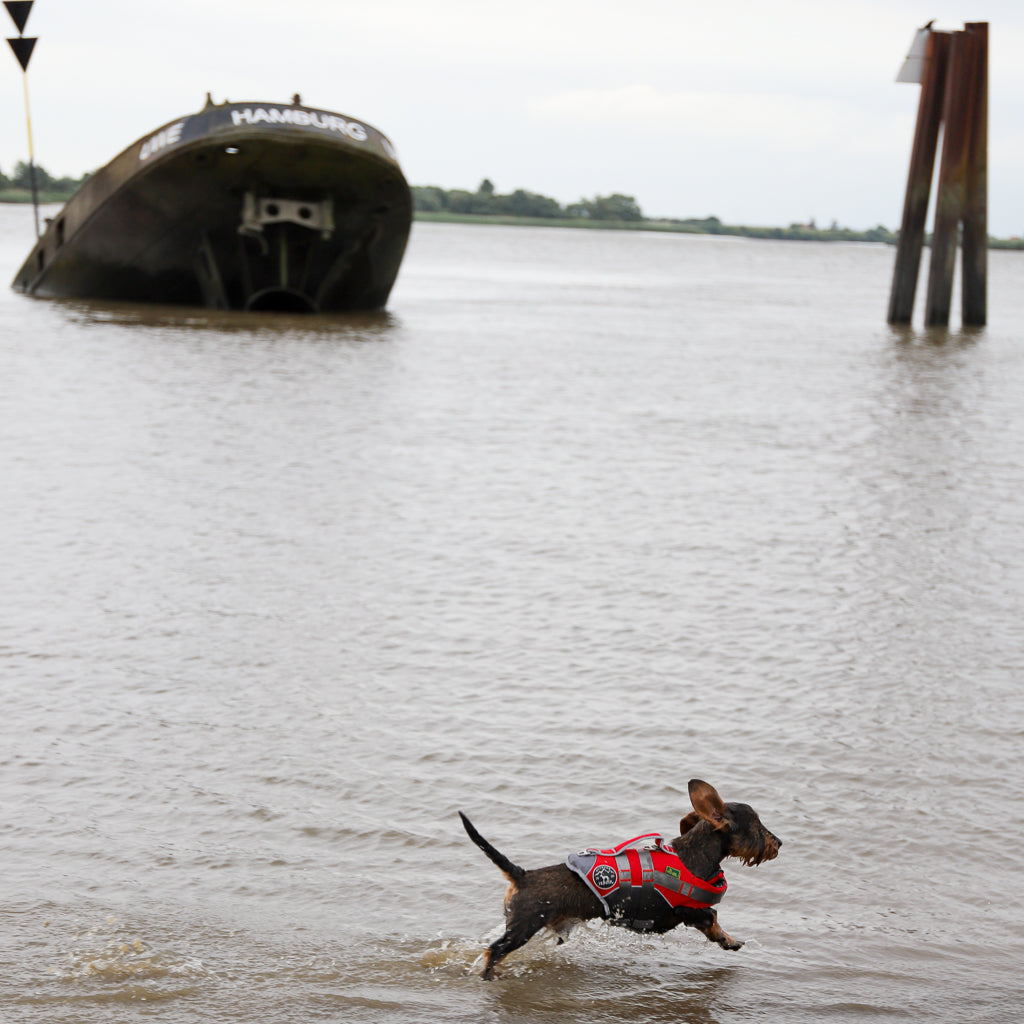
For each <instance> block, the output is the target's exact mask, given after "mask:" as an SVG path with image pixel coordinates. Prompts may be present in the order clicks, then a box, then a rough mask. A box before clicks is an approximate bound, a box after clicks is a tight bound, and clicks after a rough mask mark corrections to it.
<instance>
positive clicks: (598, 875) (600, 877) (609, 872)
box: [591, 864, 619, 889]
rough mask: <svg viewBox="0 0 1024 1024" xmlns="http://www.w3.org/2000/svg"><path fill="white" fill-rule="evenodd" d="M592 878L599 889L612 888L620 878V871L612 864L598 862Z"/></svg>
mask: <svg viewBox="0 0 1024 1024" xmlns="http://www.w3.org/2000/svg"><path fill="white" fill-rule="evenodd" d="M591 878H593V880H594V885H596V886H597V887H598V889H611V888H612V887H613V886H614V885H615V883H616V882H617V881H618V880H619V873H618V872H617V871H616V870H615V868H613V867H612V866H611V864H598V866H597V867H596V868H594V873H593V875H591Z"/></svg>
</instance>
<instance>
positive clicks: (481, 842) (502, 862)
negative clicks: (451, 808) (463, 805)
mask: <svg viewBox="0 0 1024 1024" xmlns="http://www.w3.org/2000/svg"><path fill="white" fill-rule="evenodd" d="M459 817H460V818H461V819H462V824H463V825H464V826H465V829H466V833H467V834H468V836H469V838H470V839H472V840H473V842H474V843H476V845H477V846H479V847H480V849H481V850H483V851H484V853H486V854H487V856H488V857H490V858H491V860H492V861H494V863H495V864H497V865H498V867H499V868H501V870H502V871H503V872H504V874H505V877H506V878H507V879H508V880H509V881H510V882H514V881H516V880H517V879H519V878H522V877H523V875H525V874H526V868H521V867H520V866H519V865H518V864H513V863H512V861H510V860H509V859H508V857H506V856H505V854H503V853H500V852H499V851H498V850H496V849H495V848H494V847H493V846H491V844H490V843H489V842H487V840H486V839H484V837H483V836H482V835H480V833H479V832H477V830H476V829H475V828H474V827H473V822H471V821H470V820H469V818H467V817H466V816H465V815H464V814H463V813H462V811H459Z"/></svg>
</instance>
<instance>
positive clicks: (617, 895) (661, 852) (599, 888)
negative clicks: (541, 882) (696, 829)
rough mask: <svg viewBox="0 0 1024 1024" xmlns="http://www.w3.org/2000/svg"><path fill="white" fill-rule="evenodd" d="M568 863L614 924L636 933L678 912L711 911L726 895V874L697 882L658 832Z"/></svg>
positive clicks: (590, 852)
mask: <svg viewBox="0 0 1024 1024" xmlns="http://www.w3.org/2000/svg"><path fill="white" fill-rule="evenodd" d="M565 863H566V866H567V867H569V868H571V869H572V870H573V871H575V872H576V874H577V875H579V876H580V878H582V879H583V881H584V882H586V883H587V886H588V887H589V888H590V891H591V892H592V893H593V894H594V895H595V896H596V897H597V898H598V899H599V900H600V901H601V905H602V906H603V907H604V911H605V917H606V918H607V919H608V920H609V922H610V923H611V924H615V925H620V926H621V927H623V928H631V929H632V930H633V931H636V932H645V931H650V930H651V929H652V928H654V927H656V926H657V924H658V923H659V921H661V920H662V919H663V918H664V917H665V913H666V911H668V910H671V909H674V908H676V907H694V908H696V909H699V910H702V909H707V908H708V907H712V906H714V904H716V903H718V902H719V901H720V900H721V898H722V897H723V896H724V895H725V890H726V882H725V873H724V872H722V871H719V872H718V874H717V875H715V877H714V878H712V879H710V880H707V879H703V878H698V877H697V876H696V875H694V874H693V873H692V872H691V871H690V870H689V868H687V866H686V865H685V864H684V863H683V862H682V860H680V859H679V855H678V854H677V853H676V852H675V850H674V849H673V848H672V846H671V845H669V843H668V842H667V841H666V840H665V838H664V837H663V836H660V835H658V834H657V833H655V832H649V833H647V834H646V835H642V836H637V837H636V838H635V839H630V840H627V841H626V842H625V843H619V845H618V846H613V847H611V849H607V850H595V849H586V850H580V852H579V853H570V854H569V856H568V857H566V859H565Z"/></svg>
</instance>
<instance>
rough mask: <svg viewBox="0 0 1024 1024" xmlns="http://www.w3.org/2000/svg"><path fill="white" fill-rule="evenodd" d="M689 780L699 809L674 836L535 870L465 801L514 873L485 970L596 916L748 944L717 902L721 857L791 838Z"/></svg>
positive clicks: (774, 849) (754, 856) (496, 856)
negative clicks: (545, 933) (501, 846)
mask: <svg viewBox="0 0 1024 1024" xmlns="http://www.w3.org/2000/svg"><path fill="white" fill-rule="evenodd" d="M688 790H689V796H690V803H691V804H692V805H693V810H692V811H690V812H689V813H688V814H687V815H686V816H685V817H684V818H682V819H681V820H680V822H679V835H678V836H677V837H676V838H675V839H672V840H671V841H670V842H668V841H666V840H664V839H663V838H662V837H661V836H656V835H654V834H649V835H645V836H639V837H637V839H634V840H630V841H629V842H627V843H622V844H620V845H619V846H617V847H613V848H611V849H607V850H594V849H588V850H583V851H580V852H579V853H576V854H570V855H569V857H568V858H567V859H566V862H565V863H563V864H553V865H551V866H550V867H545V868H536V869H534V870H530V871H527V870H526V869H525V868H522V867H520V866H519V865H518V864H513V863H512V861H510V860H509V859H508V857H506V856H505V855H504V854H503V853H500V852H499V851H498V850H496V849H495V848H494V847H493V846H492V845H491V844H490V843H489V842H488V841H487V840H486V839H484V837H483V836H481V835H480V833H479V832H477V830H476V829H475V828H474V827H473V824H472V822H471V821H470V820H469V818H467V817H466V815H465V814H463V813H462V812H461V811H459V817H460V818H461V819H462V824H463V825H464V826H465V829H466V832H467V833H468V835H469V838H470V839H472V840H473V842H474V843H476V845H477V846H479V847H480V849H481V850H483V852H484V853H485V854H487V856H488V857H489V858H490V859H491V860H492V861H493V862H494V863H495V864H496V865H497V866H498V867H499V868H500V869H501V871H502V872H503V873H504V875H505V877H506V878H507V879H508V880H509V887H508V891H507V893H506V894H505V933H504V934H503V935H502V936H501V937H500V938H499V939H496V940H495V941H494V942H492V943H491V945H490V946H489V947H488V949H487V951H486V953H485V954H484V970H483V977H484V978H485V979H490V978H493V977H494V972H495V968H496V966H497V964H498V963H499V961H501V960H503V959H504V958H505V957H506V956H508V954H509V953H511V952H512V951H513V950H516V949H519V947H520V946H523V945H525V944H526V943H527V942H528V941H529V940H530V939H531V938H532V937H533V935H535V934H536V933H537V932H538V931H540V930H541V929H542V928H549V929H551V930H552V931H553V932H555V934H556V935H557V936H558V942H559V944H561V943H562V942H564V941H565V939H566V938H567V937H568V934H569V932H570V931H571V930H572V928H573V926H574V925H576V924H578V923H579V922H581V921H589V920H591V919H593V918H604V919H605V920H607V921H609V923H611V924H614V925H619V926H621V927H625V928H629V929H630V930H632V931H641V932H654V933H656V934H662V933H664V932H667V931H670V930H671V929H673V928H675V927H676V926H677V925H680V924H685V925H689V926H690V927H691V928H696V929H697V930H698V931H701V932H703V933H704V934H705V935H706V936H707V937H708V939H709V940H710V941H711V942H717V943H718V945H719V946H721V947H722V948H723V949H730V950H735V949H739V948H740V947H741V946H742V945H743V943H742V942H741V941H740V940H739V939H734V938H733V937H732V936H731V935H729V934H728V933H727V932H726V931H725V930H724V929H723V928H722V926H721V925H720V924H719V923H718V913H717V911H716V910H714V909H713V905H714V904H716V903H717V902H718V901H719V900H721V898H722V896H723V895H724V893H725V888H726V882H725V876H724V874H723V873H722V868H721V864H722V861H723V860H724V859H725V858H726V857H735V858H737V859H738V860H741V861H743V863H745V864H747V865H755V864H762V863H764V861H768V860H774V859H775V858H776V857H777V856H778V855H779V847H780V846H781V845H782V841H781V840H780V839H779V838H778V837H777V836H775V835H773V834H772V833H771V832H769V831H768V829H766V828H765V827H764V825H762V824H761V819H760V818H759V817H758V815H757V812H756V811H755V810H754V809H753V808H752V807H750V806H749V805H748V804H737V803H729V804H727V803H725V802H724V801H723V800H722V798H721V797H720V796H719V795H718V793H717V791H716V790H715V788H714V786H712V785H710V784H709V783H707V782H703V781H702V780H701V779H692V780H691V781H690V783H689V786H688ZM634 897H636V899H633V898H634Z"/></svg>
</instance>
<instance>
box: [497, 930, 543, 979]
mask: <svg viewBox="0 0 1024 1024" xmlns="http://www.w3.org/2000/svg"><path fill="white" fill-rule="evenodd" d="M545 923H546V922H545V920H544V917H543V916H542V915H535V916H531V917H528V918H520V919H519V920H518V921H510V922H509V923H508V925H507V927H506V928H505V934H504V935H502V936H501V938H500V939H495V941H494V942H492V943H491V944H490V946H489V947H488V948H487V952H486V953H484V973H483V978H484V980H485V981H490V980H491V978H493V977H494V968H495V967H497V965H498V961H499V960H504V959H505V957H507V956H508V955H509V953H511V952H513V951H514V950H517V949H519V947H520V946H525V945H526V943H527V942H529V941H530V939H532V938H533V936H534V935H536V933H537V932H539V931H540V930H541V928H543V927H544V925H545Z"/></svg>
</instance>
